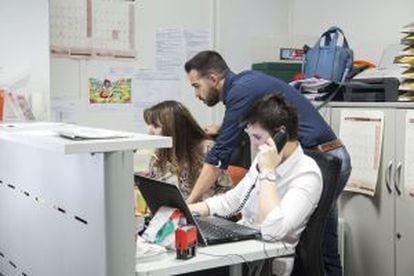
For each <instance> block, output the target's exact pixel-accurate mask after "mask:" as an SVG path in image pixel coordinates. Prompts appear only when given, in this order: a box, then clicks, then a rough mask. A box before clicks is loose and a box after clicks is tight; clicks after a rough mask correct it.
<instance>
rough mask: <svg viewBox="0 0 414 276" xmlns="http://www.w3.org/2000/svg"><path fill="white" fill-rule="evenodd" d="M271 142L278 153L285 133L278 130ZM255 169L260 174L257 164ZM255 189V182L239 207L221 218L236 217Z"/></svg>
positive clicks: (284, 139)
mask: <svg viewBox="0 0 414 276" xmlns="http://www.w3.org/2000/svg"><path fill="white" fill-rule="evenodd" d="M272 138H273V141H274V142H275V145H276V148H277V151H278V152H279V153H280V151H281V150H282V149H283V147H284V146H285V144H286V142H287V134H286V132H285V130H284V129H283V128H282V129H280V130H279V131H278V132H276V133H275V134H274V135H273V137H272ZM256 169H257V171H258V172H260V169H259V164H256ZM255 187H256V182H255V183H253V185H252V186H251V187H250V189H249V190H248V191H247V193H246V195H245V196H244V198H243V200H242V201H241V204H240V205H239V207H238V208H237V209H236V210H235V211H234V212H232V213H231V214H229V215H227V216H223V218H226V219H227V218H231V217H233V216H235V215H237V214H238V213H239V212H240V211H241V209H243V207H244V205H245V204H246V202H247V200H248V199H249V196H250V194H251V192H252V191H253V189H254V188H255Z"/></svg>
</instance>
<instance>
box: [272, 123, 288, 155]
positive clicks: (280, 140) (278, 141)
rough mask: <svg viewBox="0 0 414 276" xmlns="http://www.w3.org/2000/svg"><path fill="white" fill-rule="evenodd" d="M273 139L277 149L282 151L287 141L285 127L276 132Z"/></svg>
mask: <svg viewBox="0 0 414 276" xmlns="http://www.w3.org/2000/svg"><path fill="white" fill-rule="evenodd" d="M273 141H274V142H275V145H276V148H277V151H278V152H279V153H280V151H281V150H282V149H283V147H284V146H285V144H286V142H287V134H286V132H285V131H284V130H283V129H281V130H279V131H278V132H276V133H275V135H273Z"/></svg>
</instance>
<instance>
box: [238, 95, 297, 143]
mask: <svg viewBox="0 0 414 276" xmlns="http://www.w3.org/2000/svg"><path fill="white" fill-rule="evenodd" d="M275 93H277V92H275ZM254 123H258V124H259V125H260V126H261V127H263V128H264V129H265V130H266V131H268V132H269V133H270V134H271V135H273V134H274V133H275V131H276V130H277V129H279V128H280V127H281V126H284V127H285V129H286V133H287V135H288V137H289V140H297V139H298V113H297V111H296V109H295V108H294V107H292V106H291V105H289V104H288V103H286V101H285V98H284V97H283V96H282V95H279V94H268V95H266V96H264V97H262V98H260V99H259V100H258V101H257V102H256V103H255V104H254V106H253V107H252V109H251V110H250V112H249V113H248V114H247V116H246V117H245V119H244V121H243V124H244V125H246V124H254Z"/></svg>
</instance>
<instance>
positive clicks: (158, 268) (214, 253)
mask: <svg viewBox="0 0 414 276" xmlns="http://www.w3.org/2000/svg"><path fill="white" fill-rule="evenodd" d="M293 253H294V248H292V247H291V246H288V245H285V244H283V243H282V242H263V241H259V240H246V241H239V242H233V243H225V244H219V245H212V246H207V247H198V248H197V251H196V256H195V257H194V258H192V259H189V260H177V259H176V253H175V252H174V251H169V252H168V256H167V257H165V258H162V259H159V260H156V261H152V262H144V263H140V262H139V260H136V266H135V271H136V273H135V274H136V275H137V276H141V275H157V276H158V275H171V274H180V273H187V272H193V271H199V270H204V269H209V268H215V267H221V266H232V265H239V264H242V263H245V262H250V261H256V260H260V259H266V258H272V257H282V256H288V255H292V254H293Z"/></svg>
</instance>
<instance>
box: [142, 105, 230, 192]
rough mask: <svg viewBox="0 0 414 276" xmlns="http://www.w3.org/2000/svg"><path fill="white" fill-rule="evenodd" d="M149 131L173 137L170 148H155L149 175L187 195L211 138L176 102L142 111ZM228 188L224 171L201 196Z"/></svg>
mask: <svg viewBox="0 0 414 276" xmlns="http://www.w3.org/2000/svg"><path fill="white" fill-rule="evenodd" d="M144 120H145V122H146V124H147V125H148V133H149V134H153V135H163V136H171V137H172V148H165V149H164V148H162V149H157V150H156V151H155V154H154V156H153V157H152V159H151V161H150V166H149V173H150V176H152V177H154V178H156V179H160V180H163V181H165V182H168V183H171V184H176V185H178V187H179V188H180V190H181V192H182V193H183V195H184V198H187V197H188V196H189V194H190V193H191V190H192V189H193V186H194V184H195V182H196V180H197V178H198V175H199V174H200V171H201V168H202V166H203V161H204V158H205V155H206V154H207V152H208V150H209V149H210V147H211V146H212V145H213V143H214V141H213V140H211V139H210V137H209V136H208V135H207V134H206V133H205V132H204V131H203V129H202V128H201V127H200V126H199V125H198V123H197V122H196V120H195V119H194V118H193V116H192V115H191V113H190V112H189V111H188V109H187V108H186V107H185V106H184V105H183V104H181V103H179V102H177V101H164V102H161V103H158V104H156V105H154V106H152V107H150V108H148V109H146V110H144ZM230 188H231V181H230V179H229V177H228V175H227V174H225V173H224V172H223V173H222V175H221V176H220V177H219V179H218V181H217V183H216V184H215V185H214V186H213V187H212V188H211V189H210V190H209V191H208V192H207V193H205V194H204V196H203V199H205V198H208V197H211V196H212V195H214V194H217V193H223V192H225V191H227V190H229V189H230Z"/></svg>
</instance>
